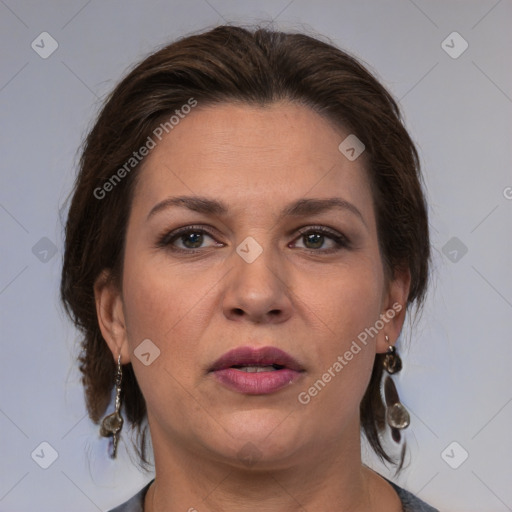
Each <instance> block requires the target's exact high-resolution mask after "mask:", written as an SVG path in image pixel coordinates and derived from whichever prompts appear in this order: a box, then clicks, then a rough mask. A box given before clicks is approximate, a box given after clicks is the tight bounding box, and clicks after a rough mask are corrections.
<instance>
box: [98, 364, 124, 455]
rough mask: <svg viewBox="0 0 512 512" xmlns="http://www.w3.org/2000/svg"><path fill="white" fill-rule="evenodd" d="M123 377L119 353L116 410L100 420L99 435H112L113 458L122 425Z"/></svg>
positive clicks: (110, 450) (111, 451) (111, 448)
mask: <svg viewBox="0 0 512 512" xmlns="http://www.w3.org/2000/svg"><path fill="white" fill-rule="evenodd" d="M122 379H123V370H122V367H121V354H119V357H118V358H117V373H116V410H115V412H113V413H112V414H109V415H108V416H105V418H103V421H102V422H101V428H100V435H101V436H103V437H112V443H111V445H110V449H109V452H110V458H112V459H115V458H116V453H117V442H118V440H119V433H120V432H121V428H122V427H123V418H122V416H121V413H120V409H121V381H122Z"/></svg>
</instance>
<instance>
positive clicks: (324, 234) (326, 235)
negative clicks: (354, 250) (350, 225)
mask: <svg viewBox="0 0 512 512" xmlns="http://www.w3.org/2000/svg"><path fill="white" fill-rule="evenodd" d="M301 239H302V240H303V241H304V243H305V245H306V247H304V248H305V249H308V250H312V251H315V252H327V253H330V252H335V251H339V250H341V249H342V248H348V247H349V246H350V244H349V241H348V239H347V238H346V237H345V236H344V235H342V234H341V233H338V232H336V231H334V230H331V229H329V228H325V227H322V226H312V227H309V228H305V229H303V230H301V232H300V237H299V238H298V239H297V240H301ZM326 239H327V240H330V242H331V244H330V245H331V247H327V248H324V249H322V247H323V246H324V244H325V241H326Z"/></svg>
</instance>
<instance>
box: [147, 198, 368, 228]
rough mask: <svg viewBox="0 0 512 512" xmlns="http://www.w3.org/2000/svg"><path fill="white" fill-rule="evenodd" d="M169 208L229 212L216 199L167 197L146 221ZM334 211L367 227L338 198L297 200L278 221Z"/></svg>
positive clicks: (284, 211) (154, 208)
mask: <svg viewBox="0 0 512 512" xmlns="http://www.w3.org/2000/svg"><path fill="white" fill-rule="evenodd" d="M171 207H179V208H187V209H189V210H192V211H194V212H198V213H203V214H206V215H217V216H219V217H222V216H226V215H227V213H228V211H229V209H228V207H227V206H226V205H225V204H224V203H223V202H221V201H218V200H216V199H210V198H208V197H203V196H176V197H168V198H167V199H164V200H163V201H160V202H159V203H157V204H156V205H155V206H153V208H152V209H151V211H150V212H149V214H148V216H147V220H149V218H150V217H152V216H153V215H155V214H156V213H158V212H160V211H163V210H166V209H168V208H171ZM334 209H338V210H344V211H348V212H351V213H353V214H354V215H356V216H357V217H359V218H360V219H361V221H362V222H363V224H364V225H365V226H367V224H366V221H365V220H364V217H363V215H362V214H361V212H360V211H359V210H358V209H357V208H356V206H354V205H353V204H352V203H349V202H348V201H346V200H345V199H341V198H339V197H329V198H326V199H316V198H308V199H299V200H297V201H294V202H293V203H290V204H288V205H286V207H285V208H284V209H283V210H282V211H281V213H280V215H279V219H278V220H280V219H282V218H284V217H304V216H307V215H315V214H319V213H323V212H326V211H329V210H334Z"/></svg>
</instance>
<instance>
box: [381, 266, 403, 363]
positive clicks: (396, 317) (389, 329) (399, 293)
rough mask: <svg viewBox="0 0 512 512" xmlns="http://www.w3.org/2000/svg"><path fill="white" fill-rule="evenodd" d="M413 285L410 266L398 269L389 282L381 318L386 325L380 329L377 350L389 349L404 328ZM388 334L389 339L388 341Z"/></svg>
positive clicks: (384, 350)
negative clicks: (410, 290) (408, 300)
mask: <svg viewBox="0 0 512 512" xmlns="http://www.w3.org/2000/svg"><path fill="white" fill-rule="evenodd" d="M410 286H411V272H410V270H409V269H408V268H406V269H402V270H396V271H395V276H394V278H393V279H392V280H391V281H390V282H389V284H388V286H387V289H386V290H385V292H384V296H383V301H382V304H383V310H382V311H381V315H380V319H381V321H382V322H383V323H384V327H383V328H382V329H381V330H380V332H379V335H378V338H377V347H376V350H377V352H378V353H383V352H386V351H387V350H388V347H389V345H394V344H395V342H396V340H397V338H398V336H399V335H400V332H401V330H402V327H403V324H404V320H405V312H406V305H407V298H408V297H409V289H410ZM386 335H387V336H388V338H389V341H386Z"/></svg>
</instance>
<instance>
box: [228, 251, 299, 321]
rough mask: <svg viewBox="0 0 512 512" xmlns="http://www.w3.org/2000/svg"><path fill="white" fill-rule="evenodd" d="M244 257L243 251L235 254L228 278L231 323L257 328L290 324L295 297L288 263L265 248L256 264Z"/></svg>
mask: <svg viewBox="0 0 512 512" xmlns="http://www.w3.org/2000/svg"><path fill="white" fill-rule="evenodd" d="M262 248H263V247H262ZM240 249H241V248H240ZM252 249H253V248H252ZM240 254H242V255H243V254H244V253H243V249H242V250H241V251H240V253H238V252H234V253H233V255H232V262H230V263H231V264H232V268H231V270H230V271H229V272H228V274H227V276H226V280H225V287H226V289H225V293H224V296H223V311H224V315H225V316H226V317H227V318H228V319H229V320H236V321H247V322H252V323H255V324H261V323H271V324H277V323H281V322H285V321H286V320H288V319H289V318H290V317H291V314H292V308H293V295H292V293H291V287H290V283H289V282H288V278H287V276H288V274H287V272H286V268H285V267H284V263H283V262H282V261H281V260H280V259H279V258H278V255H276V254H275V251H273V250H272V249H271V248H270V247H269V248H263V251H262V252H261V253H260V254H259V255H258V256H257V257H256V258H255V259H254V260H252V258H245V257H244V256H241V255H240Z"/></svg>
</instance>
